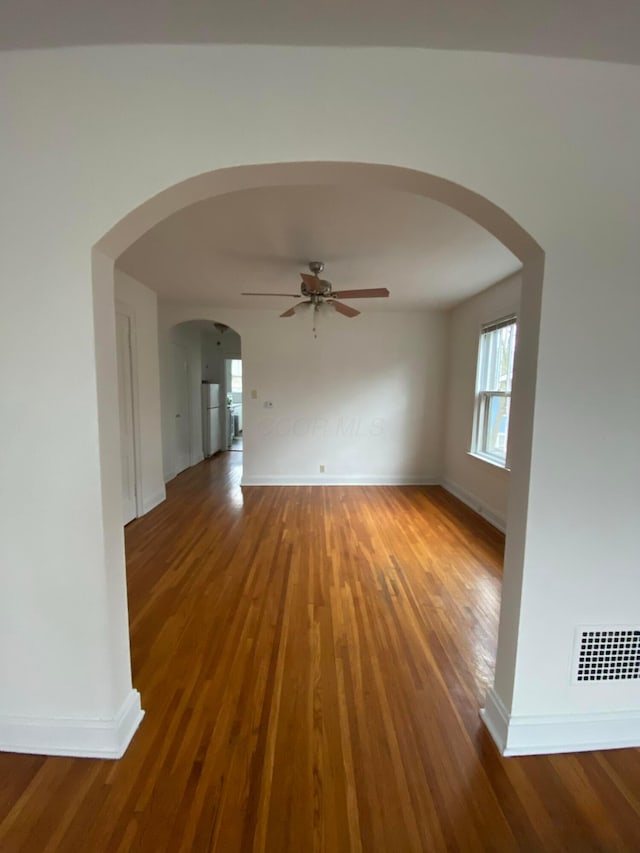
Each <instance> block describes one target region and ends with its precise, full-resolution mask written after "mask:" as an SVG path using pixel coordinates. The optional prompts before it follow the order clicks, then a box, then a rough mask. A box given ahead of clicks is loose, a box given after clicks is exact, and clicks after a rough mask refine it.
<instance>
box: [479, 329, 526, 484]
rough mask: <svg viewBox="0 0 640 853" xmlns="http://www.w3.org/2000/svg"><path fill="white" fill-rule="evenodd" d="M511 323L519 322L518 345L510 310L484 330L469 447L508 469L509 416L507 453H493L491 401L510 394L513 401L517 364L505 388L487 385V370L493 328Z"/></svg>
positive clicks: (480, 344)
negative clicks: (490, 428)
mask: <svg viewBox="0 0 640 853" xmlns="http://www.w3.org/2000/svg"><path fill="white" fill-rule="evenodd" d="M511 325H513V326H515V333H516V346H517V329H518V321H517V317H516V315H515V314H509V315H508V316H506V317H501V318H500V319H499V320H494V321H492V322H491V323H485V324H484V325H483V326H482V329H481V330H480V338H479V341H478V360H477V369H476V388H475V405H474V410H473V430H472V438H471V448H470V451H469V452H470V453H471V454H472V455H473V456H477V457H478V458H480V459H483V460H484V461H485V462H490V463H491V464H492V465H496V466H498V467H499V468H504V469H506V470H509V447H508V443H509V420H507V440H506V446H505V448H504V457H503V456H502V455H501V454H499V453H492V452H491V451H490V450H488V449H487V438H488V433H489V415H490V412H491V401H492V400H493V399H495V398H508V399H509V401H510V400H511V391H512V386H513V364H511V365H510V371H509V374H508V377H507V383H506V384H507V387H506V388H505V389H498V388H489V387H487V386H488V384H489V382H488V376H487V374H488V373H489V364H488V360H489V358H490V353H491V347H490V345H489V340H490V339H489V336H490V335H491V334H492V333H493V332H497V331H498V330H500V329H503V328H505V327H506V326H511ZM514 354H515V346H514ZM510 416H511V406H509V418H510Z"/></svg>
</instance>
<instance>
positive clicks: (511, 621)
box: [93, 162, 544, 725]
mask: <svg viewBox="0 0 640 853" xmlns="http://www.w3.org/2000/svg"><path fill="white" fill-rule="evenodd" d="M332 183H338V184H341V185H352V186H359V185H360V186H363V185H364V186H368V187H380V188H388V189H393V190H397V191H400V192H405V193H411V194H414V195H422V196H425V197H428V198H431V199H435V200H436V201H439V202H442V203H443V204H446V205H448V206H450V207H452V208H454V209H456V210H458V211H460V212H461V213H463V214H465V215H466V216H468V217H469V218H471V219H473V220H474V221H475V222H477V223H478V224H479V225H481V226H482V227H483V228H485V229H486V230H487V231H489V232H490V233H491V234H492V235H493V236H494V237H496V238H497V239H498V240H500V242H502V243H503V244H504V245H505V246H506V247H507V248H508V249H509V250H510V251H511V252H513V254H514V255H516V257H517V258H518V259H519V260H520V261H521V262H522V264H523V271H522V282H523V287H522V300H521V308H520V317H519V346H518V357H517V381H516V383H515V386H514V391H513V404H512V415H511V422H512V441H511V466H512V473H511V483H510V496H509V508H508V517H507V550H506V554H505V571H504V581H503V598H502V609H501V620H500V640H499V647H498V656H497V664H496V675H495V690H494V692H495V694H496V695H497V696H499V697H500V700H501V703H502V704H503V705H507V706H508V705H509V704H510V701H511V696H512V691H513V677H514V670H515V652H516V646H517V636H518V627H519V605H520V593H521V585H522V565H523V554H524V544H525V535H526V525H527V507H528V492H529V473H530V463H531V443H532V432H533V411H534V403H535V381H536V365H537V349H538V330H539V319H540V304H541V294H542V281H543V268H544V253H543V251H542V249H541V247H540V246H539V245H538V244H537V243H536V241H535V240H534V239H533V238H532V237H531V236H530V235H529V234H528V233H527V232H526V231H525V230H524V229H523V228H522V227H521V226H520V225H519V224H518V223H517V222H515V221H514V220H513V219H512V218H511V217H510V216H509V215H508V214H507V213H506V212H505V211H503V210H502V209H500V208H498V207H497V206H496V205H494V204H493V203H492V202H490V201H489V200H487V199H486V198H483V197H482V196H480V195H478V194H477V193H474V192H472V191H471V190H468V189H466V188H464V187H462V186H460V185H458V184H455V183H453V182H452V181H449V180H446V179H444V178H440V177H437V176H434V175H429V174H426V173H423V172H417V171H413V170H409V169H404V168H400V167H395V166H386V165H370V164H362V163H326V162H325V163H286V164H270V165H256V166H243V167H235V168H230V169H223V170H219V171H214V172H209V173H205V174H202V175H198V176H196V177H193V178H190V179H188V180H186V181H183V182H182V183H180V184H177V185H175V186H173V187H170V188H168V189H167V190H165V191H164V192H162V193H159V194H158V195H157V196H155V197H154V198H152V199H149V200H148V201H147V202H145V203H143V204H142V205H141V206H140V207H138V208H136V209H135V210H134V211H132V212H131V213H130V214H129V215H128V216H126V217H125V218H124V219H123V220H121V221H120V222H119V223H118V224H117V225H115V226H114V227H113V228H112V229H111V230H110V231H109V232H108V233H107V234H105V236H104V237H103V238H102V239H101V240H100V241H99V242H98V243H97V244H96V245H95V246H94V249H93V287H94V304H95V315H96V355H97V369H98V386H99V391H98V408H99V419H100V424H101V431H100V436H101V445H100V451H101V463H102V490H103V512H104V517H105V527H106V528H107V529H108V530H109V531H110V537H109V538H110V540H111V541H113V542H118V541H121V533H119V530H118V524H117V516H118V514H117V512H114V506H117V503H118V495H119V491H120V485H119V481H118V473H119V472H118V469H117V467H116V466H113V465H112V464H110V460H112V459H113V458H115V455H116V452H117V448H118V433H117V423H116V420H117V415H115V414H114V412H117V406H115V407H114V405H113V403H114V400H113V390H112V387H111V386H112V385H113V363H114V350H115V344H114V330H113V320H112V319H111V321H109V318H107V317H106V316H105V313H104V312H105V310H107V308H108V309H109V310H110V312H111V315H112V313H113V312H112V305H113V269H114V264H115V261H116V259H117V257H118V256H119V255H120V254H121V253H122V252H123V251H124V250H125V249H126V248H128V246H130V245H131V243H133V242H134V241H135V240H137V239H138V238H139V237H141V236H142V235H143V234H144V233H145V232H146V231H147V230H148V229H149V228H151V227H152V226H153V225H155V224H156V223H158V222H159V221H161V220H162V219H164V218H166V217H167V216H169V215H170V214H172V213H174V212H175V211H177V210H179V209H181V208H183V207H186V206H188V205H191V204H193V203H195V202H197V201H201V200H204V199H206V198H210V197H213V196H220V195H224V194H227V193H232V192H236V191H238V190H242V189H249V188H256V187H268V186H286V185H299V184H305V185H323V184H332ZM185 310H186V314H185V317H184V319H185V320H188V319H193V310H192V309H188V310H187V309H185ZM221 319H222V321H223V322H226V319H225V318H224V317H222V318H221ZM238 331H240V332H242V329H241V328H240V327H239V326H238ZM117 550H118V551H120V553H121V549H117ZM107 557H108V559H109V555H107ZM111 559H113V560H116V561H117V560H118V559H119V560H120V561H121V557H119V556H118V553H115V552H114V554H113V555H112V556H111ZM490 725H491V723H490Z"/></svg>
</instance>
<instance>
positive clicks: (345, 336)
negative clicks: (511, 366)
mask: <svg viewBox="0 0 640 853" xmlns="http://www.w3.org/2000/svg"><path fill="white" fill-rule="evenodd" d="M205 311H206V312H207V313H209V314H210V315H211V316H215V317H216V318H217V317H219V316H221V315H222V314H224V315H225V316H227V315H229V316H231V315H233V321H234V322H233V326H234V328H237V329H238V330H239V331H240V332H241V336H242V359H243V385H244V389H243V396H244V403H243V410H244V411H243V417H244V438H245V441H244V459H243V461H244V474H243V482H244V483H245V484H267V483H313V482H325V483H331V482H340V483H349V482H364V483H366V482H373V483H395V482H398V483H399V482H402V483H406V482H419V483H424V482H436V481H438V479H439V477H440V470H441V458H442V425H443V409H444V382H445V359H446V318H445V315H444V314H441V313H439V312H431V313H429V312H424V313H421V312H417V313H413V314H409V313H404V312H394V313H385V314H382V313H375V312H373V311H372V312H370V313H367V311H366V310H363V313H362V314H361V316H360V317H358V318H356V319H354V320H348V319H346V318H344V317H341V316H339V315H335V316H333V317H331V318H329V319H327V320H326V321H325V322H324V323H322V322H321V323H320V325H319V331H318V337H317V338H314V337H313V334H312V331H311V327H312V323H311V318H310V317H309V316H303V317H298V316H296V317H294V318H289V319H281V318H279V317H278V312H277V311H236V312H224V311H222V310H221V309H204V308H203V309H194V312H193V314H192V316H193V317H203V316H204V313H203V312H205ZM160 313H161V318H162V324H163V326H164V327H165V329H166V330H167V331H168V332H169V334H165V335H164V340H166V341H169V340H170V339H171V338H170V334H171V329H172V328H173V332H174V333H175V331H177V330H184V329H189V324H186V323H185V324H184V325H178V326H175V325H174V324H175V323H176V322H179V320H180V319H182V318H183V317H184V316H185V309H183V308H180V309H177V310H176V309H175V308H173V309H172V306H171V305H168V304H163V305H161V312H160ZM197 332H198V329H197V328H196V329H192V332H191V333H192V334H193V333H197ZM252 391H256V393H257V398H256V399H252V396H251V392H252ZM267 402H270V403H272V404H273V407H272V408H265V403H267ZM171 454H172V450H171V449H167V454H166V455H167V456H168V457H169V456H171ZM321 464H322V465H324V466H325V473H324V474H320V465H321Z"/></svg>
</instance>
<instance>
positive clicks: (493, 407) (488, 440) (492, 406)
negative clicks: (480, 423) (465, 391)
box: [482, 395, 511, 462]
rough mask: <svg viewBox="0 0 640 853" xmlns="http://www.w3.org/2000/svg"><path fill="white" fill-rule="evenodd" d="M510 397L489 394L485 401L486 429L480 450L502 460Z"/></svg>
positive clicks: (504, 452) (505, 450) (505, 446)
mask: <svg viewBox="0 0 640 853" xmlns="http://www.w3.org/2000/svg"><path fill="white" fill-rule="evenodd" d="M510 407H511V397H502V396H493V395H490V396H489V399H488V401H487V419H486V431H485V435H484V442H483V446H482V450H483V452H484V453H486V454H487V455H489V456H492V457H495V458H496V459H499V460H500V461H502V462H504V461H505V458H506V455H507V438H508V435H509V409H510Z"/></svg>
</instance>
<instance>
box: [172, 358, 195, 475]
mask: <svg viewBox="0 0 640 853" xmlns="http://www.w3.org/2000/svg"><path fill="white" fill-rule="evenodd" d="M173 356H174V357H173V368H174V372H173V375H174V399H175V409H176V410H175V418H174V420H175V423H176V431H175V436H176V457H175V458H176V474H179V473H180V472H181V471H184V469H185V468H188V467H189V465H190V463H191V459H190V456H191V447H190V441H189V432H190V424H189V358H188V355H187V350H186V348H185V347H183V346H181V345H180V344H174V345H173Z"/></svg>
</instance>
